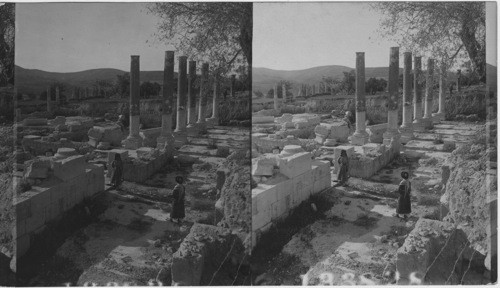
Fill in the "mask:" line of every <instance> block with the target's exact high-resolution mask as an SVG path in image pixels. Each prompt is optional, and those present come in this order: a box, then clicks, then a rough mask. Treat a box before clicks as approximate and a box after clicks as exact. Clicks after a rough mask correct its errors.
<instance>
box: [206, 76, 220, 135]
mask: <svg viewBox="0 0 500 288" xmlns="http://www.w3.org/2000/svg"><path fill="white" fill-rule="evenodd" d="M219 89H220V83H219V73H218V72H215V75H214V95H213V98H212V100H213V101H212V117H210V118H208V119H206V120H207V123H208V124H210V127H213V126H215V125H219V93H220V90H219Z"/></svg>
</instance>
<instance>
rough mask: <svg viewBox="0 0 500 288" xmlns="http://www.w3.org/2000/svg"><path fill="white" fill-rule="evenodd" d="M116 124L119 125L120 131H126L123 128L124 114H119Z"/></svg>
mask: <svg viewBox="0 0 500 288" xmlns="http://www.w3.org/2000/svg"><path fill="white" fill-rule="evenodd" d="M116 124H117V125H118V126H120V130H121V131H122V133H125V131H126V129H125V128H126V127H125V116H123V115H120V116H119V117H118V121H116Z"/></svg>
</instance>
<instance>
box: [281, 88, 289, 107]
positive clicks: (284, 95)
mask: <svg viewBox="0 0 500 288" xmlns="http://www.w3.org/2000/svg"><path fill="white" fill-rule="evenodd" d="M281 97H283V103H287V102H288V101H287V100H288V99H287V98H286V86H285V83H283V84H281Z"/></svg>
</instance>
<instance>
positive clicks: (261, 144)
mask: <svg viewBox="0 0 500 288" xmlns="http://www.w3.org/2000/svg"><path fill="white" fill-rule="evenodd" d="M252 145H253V146H254V147H257V151H258V152H260V153H272V152H273V148H274V147H280V149H283V147H285V146H286V145H301V142H300V140H299V139H295V138H284V139H280V138H276V137H275V136H270V135H267V134H263V133H254V134H252Z"/></svg>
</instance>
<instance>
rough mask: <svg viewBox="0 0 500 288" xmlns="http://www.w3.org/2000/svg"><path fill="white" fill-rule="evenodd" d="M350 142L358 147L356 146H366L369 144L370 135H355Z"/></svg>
mask: <svg viewBox="0 0 500 288" xmlns="http://www.w3.org/2000/svg"><path fill="white" fill-rule="evenodd" d="M349 142H350V143H351V144H352V145H356V146H362V145H365V144H366V143H368V133H366V132H364V133H354V134H353V135H352V136H351V137H350V139H349Z"/></svg>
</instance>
